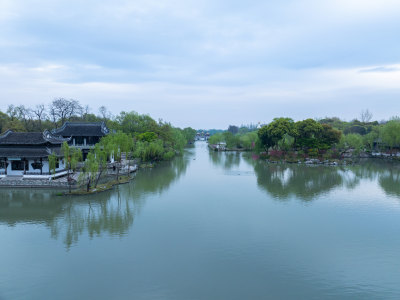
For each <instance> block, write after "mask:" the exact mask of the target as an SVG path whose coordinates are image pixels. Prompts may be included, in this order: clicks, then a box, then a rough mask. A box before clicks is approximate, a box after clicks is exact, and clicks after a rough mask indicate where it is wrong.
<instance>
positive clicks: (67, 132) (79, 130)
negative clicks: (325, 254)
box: [52, 122, 109, 159]
mask: <svg viewBox="0 0 400 300" xmlns="http://www.w3.org/2000/svg"><path fill="white" fill-rule="evenodd" d="M52 133H53V134H54V135H57V136H61V137H64V138H71V139H70V141H69V144H70V146H74V147H78V148H80V149H81V150H82V154H83V158H84V159H85V158H86V156H87V154H88V153H89V150H90V149H91V148H92V147H93V146H94V145H95V144H97V143H98V142H99V141H100V139H101V138H102V137H103V136H105V135H107V134H108V133H109V130H108V128H107V127H106V125H105V124H104V122H92V123H82V122H79V123H78V122H76V123H75V122H73V123H72V122H65V123H64V125H63V126H62V127H60V128H58V129H54V130H52Z"/></svg>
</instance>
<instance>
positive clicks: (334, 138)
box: [318, 124, 342, 150]
mask: <svg viewBox="0 0 400 300" xmlns="http://www.w3.org/2000/svg"><path fill="white" fill-rule="evenodd" d="M341 137H342V132H341V131H340V130H337V129H334V128H332V126H331V125H328V124H322V131H321V132H320V133H319V137H318V138H319V141H318V144H319V146H318V147H319V149H323V150H327V149H330V148H332V146H333V145H335V144H337V143H339V142H340V139H341Z"/></svg>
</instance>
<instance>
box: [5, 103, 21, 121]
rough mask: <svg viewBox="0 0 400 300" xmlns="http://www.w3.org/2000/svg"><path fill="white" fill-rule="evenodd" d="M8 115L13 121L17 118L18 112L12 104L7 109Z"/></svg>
mask: <svg viewBox="0 0 400 300" xmlns="http://www.w3.org/2000/svg"><path fill="white" fill-rule="evenodd" d="M7 115H8V116H9V117H10V119H11V121H14V119H15V118H17V115H18V112H17V110H16V108H15V106H14V105H13V104H10V105H9V106H8V107H7Z"/></svg>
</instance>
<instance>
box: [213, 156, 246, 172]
mask: <svg viewBox="0 0 400 300" xmlns="http://www.w3.org/2000/svg"><path fill="white" fill-rule="evenodd" d="M209 157H210V161H211V162H212V163H213V164H214V165H216V166H220V167H222V168H224V169H225V170H231V169H233V168H234V167H238V166H239V165H240V161H241V159H242V156H241V153H239V152H224V153H220V152H215V151H210V156H209Z"/></svg>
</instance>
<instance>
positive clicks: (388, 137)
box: [381, 120, 400, 153]
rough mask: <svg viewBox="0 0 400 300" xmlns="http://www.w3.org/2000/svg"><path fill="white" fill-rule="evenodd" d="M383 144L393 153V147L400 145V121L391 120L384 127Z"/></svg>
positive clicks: (382, 133)
mask: <svg viewBox="0 0 400 300" xmlns="http://www.w3.org/2000/svg"><path fill="white" fill-rule="evenodd" d="M381 137H382V142H384V143H385V144H386V145H387V146H388V147H389V148H390V152H391V153H392V152H393V147H395V146H399V145H400V121H399V120H391V121H389V122H387V123H386V124H385V125H383V127H382V130H381Z"/></svg>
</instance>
